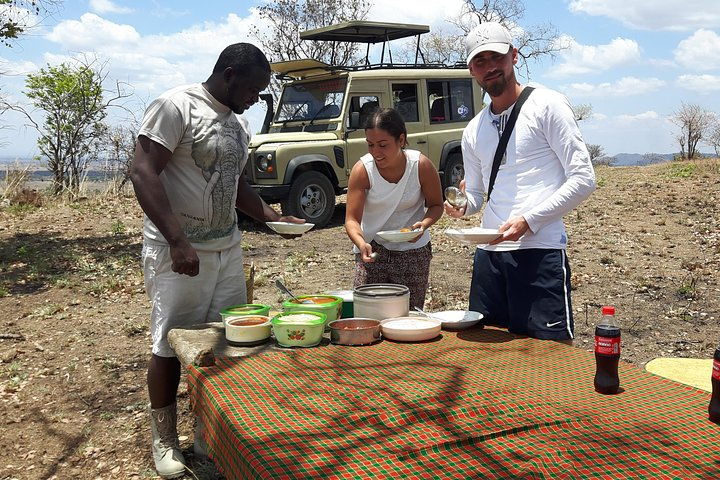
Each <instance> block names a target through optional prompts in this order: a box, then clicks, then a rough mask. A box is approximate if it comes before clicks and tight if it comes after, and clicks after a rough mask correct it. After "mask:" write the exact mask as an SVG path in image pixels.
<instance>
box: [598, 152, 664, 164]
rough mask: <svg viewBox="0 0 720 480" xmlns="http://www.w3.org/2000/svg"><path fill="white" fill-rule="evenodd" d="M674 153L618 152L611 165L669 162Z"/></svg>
mask: <svg viewBox="0 0 720 480" xmlns="http://www.w3.org/2000/svg"><path fill="white" fill-rule="evenodd" d="M675 155H677V154H676V153H651V154H647V156H646V154H643V153H618V154H617V155H614V156H613V157H611V158H613V159H614V161H613V163H612V166H613V167H627V166H633V165H649V164H651V163H662V162H669V161H671V160H672V159H673V158H675Z"/></svg>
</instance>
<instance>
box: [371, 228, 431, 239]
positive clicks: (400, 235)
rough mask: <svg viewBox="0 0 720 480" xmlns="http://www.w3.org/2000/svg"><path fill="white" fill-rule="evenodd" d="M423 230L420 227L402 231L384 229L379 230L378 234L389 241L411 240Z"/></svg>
mask: <svg viewBox="0 0 720 480" xmlns="http://www.w3.org/2000/svg"><path fill="white" fill-rule="evenodd" d="M421 233H422V231H421V230H420V229H417V230H410V231H409V232H402V231H400V230H383V231H382V232H377V236H378V237H380V238H382V239H383V240H387V241H388V242H409V241H410V240H412V239H413V238H415V237H417V236H418V235H420V234H421Z"/></svg>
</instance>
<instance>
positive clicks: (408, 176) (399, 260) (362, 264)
mask: <svg viewBox="0 0 720 480" xmlns="http://www.w3.org/2000/svg"><path fill="white" fill-rule="evenodd" d="M365 138H366V140H367V143H368V151H369V153H368V154H367V155H364V156H363V157H362V158H361V159H360V161H359V162H357V163H356V164H355V166H354V167H353V169H352V172H351V173H350V179H349V181H348V193H347V203H346V214H345V230H346V232H347V234H348V237H350V240H352V242H353V244H354V246H353V251H354V252H355V268H354V272H353V287H357V286H359V285H364V284H367V283H395V284H400V285H405V286H407V287H408V288H409V289H410V307H411V308H413V307H419V308H422V307H423V306H424V303H425V291H426V290H427V285H428V276H429V274H430V259H431V258H432V248H431V245H430V233H429V231H428V229H429V228H430V226H431V225H433V224H434V223H435V222H437V221H438V219H439V218H440V217H441V216H442V213H443V197H442V189H441V186H440V177H439V175H438V173H437V170H436V169H435V166H434V165H433V164H432V162H431V161H430V159H429V158H427V157H426V156H425V155H423V154H422V153H420V152H419V151H417V150H406V149H405V148H404V147H405V144H406V141H407V130H406V128H405V122H404V121H403V119H402V117H401V116H400V114H399V113H398V112H397V111H395V110H393V109H391V108H384V109H380V110H377V111H376V112H375V113H374V114H373V115H372V116H371V117H370V118H369V119H368V122H367V123H366V125H365ZM403 228H409V229H418V235H417V236H416V237H415V238H413V239H412V240H410V241H409V242H389V241H387V240H384V239H382V238H380V237H378V236H377V235H376V234H377V232H380V231H383V230H400V229H403Z"/></svg>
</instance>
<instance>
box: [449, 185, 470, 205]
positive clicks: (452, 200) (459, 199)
mask: <svg viewBox="0 0 720 480" xmlns="http://www.w3.org/2000/svg"><path fill="white" fill-rule="evenodd" d="M445 200H447V201H448V203H449V204H450V205H452V206H453V207H455V208H463V207H464V206H465V205H467V197H466V196H465V194H464V193H463V191H462V190H460V189H459V188H457V187H453V186H452V185H451V186H449V187H447V188H446V189H445Z"/></svg>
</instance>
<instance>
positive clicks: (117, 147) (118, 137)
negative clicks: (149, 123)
mask: <svg viewBox="0 0 720 480" xmlns="http://www.w3.org/2000/svg"><path fill="white" fill-rule="evenodd" d="M139 130H140V125H139V123H138V121H137V119H133V120H132V121H131V122H127V123H119V124H117V125H113V126H111V127H109V128H108V130H107V142H106V143H105V145H106V146H105V160H106V163H105V170H106V171H107V172H108V173H110V175H111V176H112V178H114V179H116V180H117V183H116V184H115V186H116V189H117V191H121V190H122V188H123V187H124V186H125V184H126V183H127V182H128V180H129V179H130V177H129V174H130V166H131V165H132V161H133V157H134V156H135V139H136V138H137V134H138V131H139Z"/></svg>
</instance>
